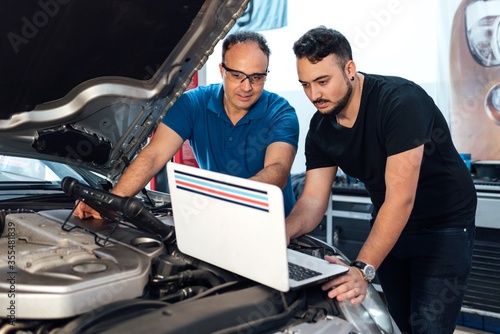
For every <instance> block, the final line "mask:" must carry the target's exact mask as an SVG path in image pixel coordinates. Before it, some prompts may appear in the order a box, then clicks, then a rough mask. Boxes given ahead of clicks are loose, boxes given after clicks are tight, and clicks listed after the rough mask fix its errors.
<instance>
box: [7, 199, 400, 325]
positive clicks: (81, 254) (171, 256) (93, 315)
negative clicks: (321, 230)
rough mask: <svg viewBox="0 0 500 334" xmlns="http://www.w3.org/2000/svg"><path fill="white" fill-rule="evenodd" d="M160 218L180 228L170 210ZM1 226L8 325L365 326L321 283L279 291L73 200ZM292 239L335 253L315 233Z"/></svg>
mask: <svg viewBox="0 0 500 334" xmlns="http://www.w3.org/2000/svg"><path fill="white" fill-rule="evenodd" d="M158 217H159V219H160V220H161V221H162V222H164V223H165V225H166V226H169V228H172V229H173V223H172V216H171V215H170V214H169V211H168V210H165V211H164V212H163V213H162V214H158ZM0 227H3V232H2V235H1V237H0V249H1V250H2V251H1V254H0V255H1V256H0V273H1V275H2V276H1V277H2V279H1V280H0V305H1V309H2V314H0V319H1V326H0V332H1V333H96V332H98V333H116V332H122V333H138V332H141V331H144V332H148V333H213V332H221V333H236V332H238V333H239V332H245V333H291V332H293V331H295V330H301V331H302V332H305V333H313V332H317V331H319V330H325V329H328V330H330V331H332V332H335V333H346V334H347V333H359V332H361V331H358V328H361V329H366V328H367V327H363V326H366V325H365V323H366V319H367V318H368V319H369V316H368V315H367V314H368V313H367V312H366V311H365V310H364V309H362V308H350V307H349V306H348V305H347V304H344V305H340V304H339V303H336V302H335V301H333V300H331V299H329V298H327V297H326V295H325V293H324V292H323V291H321V289H317V288H314V287H311V288H307V289H303V290H298V291H289V292H288V293H281V292H279V291H277V290H274V289H271V288H268V287H266V286H263V285H260V284H257V283H255V282H253V281H251V280H248V279H245V278H243V277H240V276H237V275H235V274H233V273H231V272H228V271H225V270H223V269H221V268H218V267H215V266H213V265H210V264H209V263H205V262H202V261H199V260H197V259H195V258H192V257H190V256H187V255H185V254H183V253H181V252H180V251H179V250H178V249H177V247H176V244H175V238H174V237H170V238H169V239H168V240H163V241H160V240H159V239H158V238H157V236H155V235H154V234H152V233H150V232H148V231H142V230H140V229H138V228H137V226H135V225H133V224H127V223H123V222H122V223H120V224H117V223H115V222H111V221H106V220H104V221H103V220H94V219H85V220H80V219H78V218H75V217H73V216H72V210H71V209H50V210H40V211H38V212H35V211H31V210H27V209H22V210H17V211H15V212H14V211H6V210H3V211H0ZM293 247H295V248H297V249H300V250H302V251H304V252H307V253H309V254H311V255H317V256H322V255H323V254H325V251H327V252H328V249H327V248H324V247H323V246H322V244H321V243H319V244H316V243H315V241H314V239H313V238H312V239H308V238H306V239H304V240H302V241H301V242H299V243H296V244H294V245H293ZM329 254H332V252H331V251H330V252H329ZM346 305H347V306H346ZM360 310H362V311H360ZM359 312H361V313H359ZM356 313H359V314H357V315H356ZM356 322H357V323H358V324H357V325H354V323H356ZM360 324H361V325H362V326H360ZM370 324H371V325H370V326H372V327H373V328H377V331H376V332H379V333H392V332H391V331H383V330H379V327H380V326H377V325H376V323H374V322H373V321H372V322H370ZM368 328H370V327H368ZM391 330H392V327H391Z"/></svg>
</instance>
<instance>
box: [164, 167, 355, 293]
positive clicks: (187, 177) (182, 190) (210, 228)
mask: <svg viewBox="0 0 500 334" xmlns="http://www.w3.org/2000/svg"><path fill="white" fill-rule="evenodd" d="M167 175H168V182H169V188H170V198H171V202H172V210H173V221H174V228H175V234H176V239H177V246H178V247H179V250H180V251H181V252H183V253H185V254H187V255H190V256H193V257H195V258H198V259H200V260H202V261H205V262H208V263H211V264H213V265H216V266H218V267H221V268H224V269H226V270H229V271H231V272H234V273H235V274H238V275H241V276H243V277H246V278H249V279H251V280H254V281H256V282H259V283H261V284H264V285H267V286H269V287H272V288H274V289H277V290H280V291H283V292H286V291H288V290H290V289H297V288H300V287H304V286H309V285H312V284H319V283H321V282H324V281H327V280H329V279H332V278H334V277H337V276H339V275H342V274H344V273H346V272H347V271H348V268H347V267H345V266H341V265H337V264H331V263H328V262H327V261H326V260H323V259H319V258H317V257H313V256H310V255H307V254H303V253H301V252H298V251H294V250H291V249H288V248H287V243H286V234H285V215H284V205H283V194H282V192H281V189H280V188H279V187H277V186H274V185H270V184H266V183H262V182H257V181H253V180H248V179H244V178H239V177H235V176H230V175H226V174H221V173H216V172H212V171H207V170H203V169H200V168H196V167H191V166H187V165H182V164H178V163H174V162H169V163H168V164H167ZM289 263H293V264H295V266H297V265H298V266H300V267H306V268H308V269H309V270H311V271H313V273H314V276H313V277H309V278H303V277H302V278H300V279H298V278H297V279H293V278H291V277H290V274H289ZM292 266H293V265H292Z"/></svg>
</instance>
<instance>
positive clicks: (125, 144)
mask: <svg viewBox="0 0 500 334" xmlns="http://www.w3.org/2000/svg"><path fill="white" fill-rule="evenodd" d="M247 2H248V0H230V1H223V0H218V1H204V0H189V1H167V2H165V1H146V2H143V1H117V0H115V1H98V0H92V1H91V0H88V1H68V0H65V1H63V0H57V1H56V0H46V1H43V0H41V1H38V2H28V1H12V0H7V1H5V2H2V11H1V13H2V14H0V22H1V23H0V32H1V34H2V35H3V36H6V37H7V38H3V39H2V44H3V45H2V50H4V51H2V62H1V65H0V66H1V67H0V89H1V90H2V91H3V92H9V93H8V94H1V95H0V96H1V97H0V153H2V154H9V155H22V156H29V157H33V158H39V159H46V160H54V161H60V162H64V163H68V164H72V165H79V166H81V167H85V168H88V169H89V170H94V171H97V172H100V173H102V174H104V175H108V177H109V178H110V179H112V180H113V179H116V177H117V176H118V175H119V174H120V173H121V172H122V171H123V169H124V168H125V167H126V165H127V161H130V160H132V159H133V157H134V156H135V154H137V152H138V151H139V150H140V149H141V148H142V147H143V146H144V144H145V143H146V141H147V138H148V137H149V136H150V135H151V132H152V130H153V129H154V128H155V127H156V126H157V124H158V123H159V122H160V121H161V118H162V117H163V116H164V114H165V113H166V112H167V110H168V108H169V107H170V106H171V105H172V104H173V103H174V102H175V100H176V99H177V97H179V95H180V94H182V93H183V92H184V90H185V89H186V87H187V86H188V85H189V83H190V80H191V77H192V76H193V74H194V73H195V71H196V70H198V69H199V68H201V66H202V65H203V64H204V63H205V61H206V59H207V57H208V56H209V55H210V54H211V52H212V51H213V48H214V46H215V44H216V43H217V42H218V41H219V40H220V39H221V38H223V37H224V35H225V34H226V33H227V32H228V30H229V29H230V28H231V27H232V25H233V24H234V22H235V19H236V18H237V17H238V16H239V15H241V14H242V13H243V11H244V9H245V6H246V4H247ZM215 18H216V19H215Z"/></svg>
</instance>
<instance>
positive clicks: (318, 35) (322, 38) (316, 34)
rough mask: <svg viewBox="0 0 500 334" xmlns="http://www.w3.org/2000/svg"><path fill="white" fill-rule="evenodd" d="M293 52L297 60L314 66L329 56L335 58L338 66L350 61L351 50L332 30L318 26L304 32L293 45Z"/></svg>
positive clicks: (344, 40) (347, 43) (343, 38)
mask: <svg viewBox="0 0 500 334" xmlns="http://www.w3.org/2000/svg"><path fill="white" fill-rule="evenodd" d="M293 52H294V53H295V56H296V57H297V59H300V58H307V59H308V60H309V61H310V62H311V63H313V64H315V63H317V62H319V61H321V60H322V59H323V58H325V57H328V56H329V55H331V54H334V55H336V56H337V59H338V61H339V65H340V66H341V67H344V66H345V64H346V63H347V62H348V61H349V60H352V50H351V45H350V44H349V41H348V40H347V39H346V38H345V37H344V35H342V34H341V33H340V32H338V31H337V30H334V29H329V28H326V27H325V26H319V27H317V28H313V29H311V30H309V31H308V32H306V33H305V34H304V35H302V37H300V38H299V39H298V40H297V41H296V42H295V43H294V44H293Z"/></svg>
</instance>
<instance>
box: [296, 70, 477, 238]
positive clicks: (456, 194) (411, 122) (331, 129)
mask: <svg viewBox="0 0 500 334" xmlns="http://www.w3.org/2000/svg"><path fill="white" fill-rule="evenodd" d="M364 75H365V80H364V84H363V93H362V98H361V105H360V110H359V114H358V117H357V119H356V121H355V123H354V125H353V127H352V128H345V127H342V126H340V125H339V124H337V122H336V120H335V117H331V116H324V115H322V114H321V113H319V112H316V113H315V114H314V116H313V118H312V119H311V122H310V127H309V132H308V133H307V137H306V144H305V154H306V167H307V170H311V169H315V168H321V167H332V166H339V167H340V168H342V170H343V171H344V172H345V173H346V174H348V175H349V176H351V177H355V178H358V179H359V180H360V181H362V182H363V183H364V184H365V186H366V189H367V190H368V192H369V194H370V197H371V200H372V202H373V204H374V207H375V213H376V212H377V211H378V210H379V209H380V207H381V205H382V203H383V202H384V198H385V191H386V186H385V178H384V173H385V167H386V160H387V157H388V156H391V155H394V154H397V153H401V152H404V151H407V150H410V149H413V148H415V147H418V146H420V145H422V144H425V146H424V156H423V160H422V165H421V170H420V176H419V181H418V188H417V195H416V199H415V204H414V207H413V211H412V214H411V217H410V220H409V222H408V224H407V228H411V227H412V226H436V225H440V226H461V224H465V223H466V222H465V221H463V220H457V218H459V217H469V218H470V216H471V215H473V214H474V212H475V207H476V192H475V188H474V185H473V182H472V178H471V175H470V172H469V170H468V169H467V167H466V165H465V164H464V162H463V160H462V159H461V157H460V155H459V154H458V152H457V150H456V149H455V147H454V145H453V142H452V139H451V134H450V131H449V128H448V124H447V123H446V120H445V118H444V117H443V115H442V113H441V111H440V110H439V109H438V107H437V106H436V105H435V104H434V101H433V100H432V98H431V97H430V96H429V95H427V93H426V92H425V91H424V90H423V89H422V88H421V87H420V86H418V85H416V84H415V83H413V82H411V81H408V80H405V79H402V78H398V77H388V76H380V75H371V74H364ZM462 215H466V216H462Z"/></svg>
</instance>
